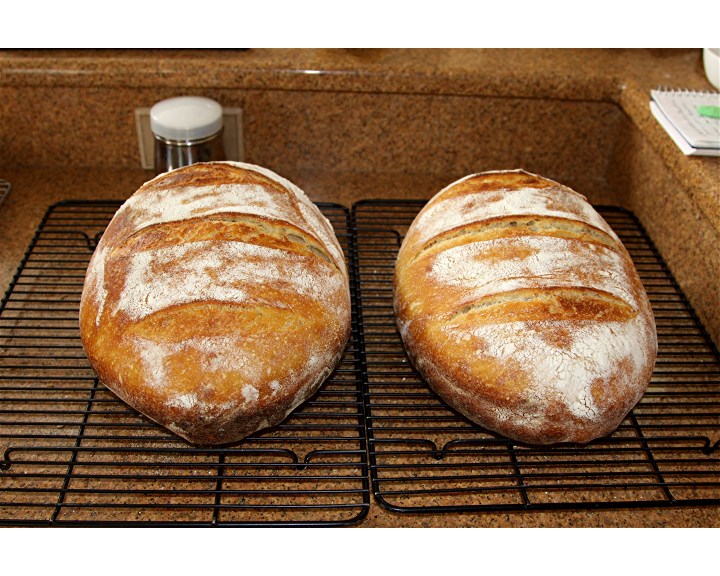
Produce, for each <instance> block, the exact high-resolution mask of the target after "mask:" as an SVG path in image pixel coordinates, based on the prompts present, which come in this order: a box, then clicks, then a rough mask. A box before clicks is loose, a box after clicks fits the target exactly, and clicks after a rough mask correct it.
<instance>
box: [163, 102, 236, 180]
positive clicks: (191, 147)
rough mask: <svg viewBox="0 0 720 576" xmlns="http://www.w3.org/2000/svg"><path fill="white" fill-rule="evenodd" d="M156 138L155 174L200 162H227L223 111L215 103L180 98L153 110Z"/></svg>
mask: <svg viewBox="0 0 720 576" xmlns="http://www.w3.org/2000/svg"><path fill="white" fill-rule="evenodd" d="M150 128H151V129H152V132H153V135H154V136H155V172H156V173H157V174H160V173H162V172H168V171H170V170H174V169H175V168H180V167H182V166H189V165H190V164H195V163H196V162H209V161H211V160H225V151H224V149H223V142H222V129H223V112H222V107H221V106H220V104H218V103H217V102H216V101H215V100H212V99H210V98H205V97H202V96H177V97H175V98H168V99H166V100H162V101H160V102H158V103H156V104H155V105H154V106H153V107H152V108H151V109H150Z"/></svg>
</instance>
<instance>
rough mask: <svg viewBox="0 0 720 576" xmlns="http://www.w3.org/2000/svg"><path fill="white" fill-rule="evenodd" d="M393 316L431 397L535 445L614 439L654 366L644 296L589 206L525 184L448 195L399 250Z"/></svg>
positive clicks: (490, 182)
mask: <svg viewBox="0 0 720 576" xmlns="http://www.w3.org/2000/svg"><path fill="white" fill-rule="evenodd" d="M394 309H395V315H396V320H397V325H398V329H399V331H400V335H401V337H402V339H403V341H404V343H405V347H406V349H407V352H408V355H409V357H410V359H411V361H412V362H413V364H414V366H415V367H416V368H417V370H418V371H419V372H420V374H421V375H422V376H423V377H424V378H425V379H426V381H427V382H428V383H429V384H430V386H431V387H432V388H433V389H434V390H435V391H436V392H437V393H438V394H439V395H440V396H441V397H442V398H443V399H444V400H445V401H446V402H447V403H448V404H449V405H450V406H451V407H453V408H454V409H456V410H457V411H459V412H460V413H462V414H464V415H465V416H466V417H468V418H469V419H470V420H472V421H474V422H476V423H478V424H480V425H481V426H483V427H484V428H486V429H488V430H491V431H494V432H497V433H499V434H502V435H504V436H507V437H509V438H511V439H514V440H517V441H519V442H525V443H529V444H554V443H559V442H574V443H586V442H589V441H591V440H593V439H595V438H598V437H601V436H604V435H607V434H609V433H611V432H612V431H613V430H615V429H616V428H617V426H618V425H619V424H620V422H621V421H622V420H623V419H624V418H625V416H626V415H627V414H628V412H629V411H630V410H631V409H632V407H633V406H634V405H635V404H636V403H637V402H638V401H639V400H640V398H641V396H642V394H643V393H644V391H645V389H646V388H647V386H648V384H649V381H650V378H651V376H652V371H653V368H654V364H655V357H656V354H657V336H656V331H655V322H654V317H653V314H652V309H651V307H650V303H649V300H648V298H647V294H646V293H645V290H644V287H643V285H642V283H641V281H640V278H639V276H638V274H637V271H636V269H635V267H634V265H633V262H632V260H631V258H630V255H629V254H628V252H627V250H626V249H625V247H624V246H623V245H622V242H621V241H620V240H619V238H618V237H617V235H616V234H615V232H614V231H613V230H612V229H611V228H610V226H609V225H608V224H607V223H606V222H605V220H604V219H603V218H602V217H601V216H600V215H599V214H598V213H597V212H596V211H595V210H594V209H593V208H592V206H591V205H590V204H589V203H588V202H587V200H586V199H585V197H583V196H582V195H580V194H578V193H577V192H574V191H573V190H571V189H570V188H567V187H566V186H562V185H561V184H558V183H557V182H553V181H552V180H548V179H546V178H542V177H540V176H537V175H534V174H530V173H527V172H525V171H522V170H513V171H493V172H485V173H481V174H473V175H471V176H468V177H466V178H463V179H461V180H459V181H457V182H455V183H453V184H451V185H450V186H448V187H446V188H445V189H443V190H442V191H440V192H439V193H438V194H437V195H436V196H435V197H434V198H432V199H431V200H430V202H429V203H428V204H427V205H426V206H425V207H424V208H423V210H421V211H420V213H419V214H418V215H417V217H416V218H415V220H414V222H413V224H412V225H411V226H410V228H409V229H408V232H407V234H406V236H405V238H404V240H403V244H402V246H401V248H400V252H399V254H398V258H397V262H396V267H395V277H394Z"/></svg>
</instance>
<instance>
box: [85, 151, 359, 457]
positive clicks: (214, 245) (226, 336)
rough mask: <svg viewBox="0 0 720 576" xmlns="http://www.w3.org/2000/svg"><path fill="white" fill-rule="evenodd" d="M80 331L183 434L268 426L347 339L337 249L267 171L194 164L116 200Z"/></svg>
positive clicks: (100, 364) (343, 276) (220, 438)
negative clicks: (120, 203) (117, 206)
mask: <svg viewBox="0 0 720 576" xmlns="http://www.w3.org/2000/svg"><path fill="white" fill-rule="evenodd" d="M80 332H81V337H82V343H83V346H84V347H85V351H86V353H87V356H88V358H89V360H90V362H91V364H92V366H93V368H94V369H95V371H96V372H97V374H98V376H99V378H100V380H101V381H102V382H103V383H104V384H105V385H106V386H107V387H108V388H110V389H111V390H112V391H113V392H114V393H115V394H116V395H117V396H118V397H120V398H121V399H122V400H124V401H125V402H126V403H127V404H129V405H130V406H132V407H133V408H135V409H136V410H138V411H139V412H141V413H143V414H145V415H146V416H148V417H149V418H151V419H152V420H154V421H156V422H158V423H159V424H161V425H162V426H165V427H167V428H168V429H170V430H172V431H173V432H175V433H176V434H178V435H180V436H182V437H183V438H185V439H187V440H188V441H189V442H191V443H194V444H200V445H217V444H227V443H232V442H237V441H239V440H241V439H242V438H244V437H245V436H247V435H249V434H251V433H253V432H255V431H257V430H260V429H262V428H267V427H270V426H273V425H276V424H278V423H279V422H281V421H282V420H284V419H285V418H286V417H287V416H288V415H289V414H290V412H292V411H293V410H294V409H295V408H296V407H298V406H299V405H300V404H301V403H302V402H304V401H305V400H306V399H307V398H309V397H310V396H311V395H312V394H313V393H314V392H315V391H316V390H317V389H318V388H319V387H320V385H321V384H322V382H323V381H324V380H325V379H326V378H327V377H328V376H329V375H330V373H331V372H332V371H333V369H334V368H335V367H336V365H337V363H338V362H339V360H340V358H341V356H342V354H343V351H344V348H345V346H346V343H347V340H348V338H349V335H350V291H349V283H348V274H347V268H346V266H345V260H344V257H343V253H342V249H341V247H340V244H339V243H338V240H337V238H336V236H335V233H334V231H333V228H332V226H331V224H330V223H329V222H328V220H327V219H326V218H325V217H324V216H323V215H322V214H321V213H320V211H319V210H318V208H317V207H316V206H315V205H314V204H313V203H312V202H310V201H309V200H308V198H307V197H306V196H305V194H304V193H303V192H302V191H301V190H300V189H299V188H298V187H297V186H295V185H293V184H292V183H290V182H289V181H287V180H285V179H284V178H281V177H280V176H278V175H277V174H275V173H273V172H271V171H269V170H266V169H264V168H261V167H258V166H252V165H249V164H240V163H231V162H217V163H204V164H194V165H192V166H188V167H185V168H180V169H178V170H175V171H172V172H168V173H166V174H162V175H160V176H158V177H156V178H155V179H153V180H150V181H149V182H147V183H146V184H145V185H143V186H142V187H141V188H140V189H139V190H138V191H137V192H136V193H135V194H134V195H133V196H132V197H130V199H128V200H127V202H125V203H124V204H123V206H122V207H121V208H120V209H119V210H118V212H117V213H116V214H115V216H114V217H113V219H112V221H111V222H110V224H109V226H108V227H107V229H106V231H105V233H104V235H103V236H102V238H101V240H100V242H99V243H98V246H97V248H96V250H95V253H94V254H93V256H92V259H91V261H90V264H89V267H88V270H87V275H86V279H85V286H84V289H83V293H82V298H81V302H80Z"/></svg>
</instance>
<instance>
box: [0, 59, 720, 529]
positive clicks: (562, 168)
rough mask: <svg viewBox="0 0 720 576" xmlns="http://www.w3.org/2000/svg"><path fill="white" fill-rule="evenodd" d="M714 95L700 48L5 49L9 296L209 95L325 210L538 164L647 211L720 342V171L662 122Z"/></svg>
mask: <svg viewBox="0 0 720 576" xmlns="http://www.w3.org/2000/svg"><path fill="white" fill-rule="evenodd" d="M658 85H669V86H674V87H684V88H694V89H710V88H711V86H710V85H709V83H708V82H707V81H706V79H705V77H704V74H703V71H702V63H701V55H700V50H698V49H693V50H249V51H0V94H2V98H0V178H4V179H6V180H9V181H10V182H11V183H12V185H13V190H12V192H11V194H10V195H9V197H8V198H7V199H6V200H5V202H4V203H3V204H2V205H0V246H1V247H2V249H1V251H0V292H4V291H5V289H6V288H7V286H8V284H9V282H10V280H11V277H12V274H13V273H14V271H15V269H16V268H17V265H18V263H19V262H20V259H21V257H22V255H23V253H24V252H25V250H26V248H27V246H28V243H29V242H30V239H31V237H32V234H33V232H34V230H35V229H36V228H37V226H38V223H39V222H40V219H41V218H42V215H43V214H44V213H45V211H46V210H47V207H48V206H49V205H50V204H52V203H54V202H57V201H60V200H64V199H70V198H113V199H122V198H126V197H127V196H129V195H130V194H131V193H132V192H133V191H134V190H135V189H136V188H137V187H138V186H139V185H140V184H141V183H142V182H143V181H145V180H146V179H147V178H149V177H150V176H151V174H150V173H149V172H146V171H143V170H142V169H140V167H139V166H140V164H139V159H138V151H137V136H136V134H135V124H134V116H133V111H134V109H135V108H137V107H146V106H150V105H151V104H152V103H153V102H155V101H156V100H158V99H160V98H164V97H167V96H171V95H177V94H180V93H200V94H203V95H207V96H210V97H214V98H216V99H218V100H219V101H220V102H221V103H222V104H223V105H225V106H242V107H243V109H244V124H245V126H244V130H245V151H246V160H248V161H251V162H255V163H258V164H262V165H265V166H267V167H269V168H272V169H274V170H276V171H278V172H280V173H281V174H283V175H284V176H287V177H288V178H290V179H292V180H294V181H295V182H296V183H297V184H299V185H300V186H301V187H302V188H303V189H304V190H305V191H306V192H307V193H308V195H309V196H310V197H311V198H312V199H313V200H316V201H332V202H338V203H341V204H344V205H346V206H349V205H350V204H351V203H353V202H354V201H356V200H359V199H362V198H429V197H430V196H431V195H432V194H434V193H435V192H436V191H437V190H439V189H440V188H441V187H442V186H444V185H445V184H447V183H449V182H451V181H453V180H454V179H456V178H459V177H461V176H463V175H465V174H467V173H469V172H474V171H480V170H485V169H495V168H516V167H523V168H525V169H527V170H531V171H535V172H537V173H540V174H543V175H545V176H548V177H551V178H555V179H557V180H560V181H562V182H564V183H566V184H568V185H570V186H572V187H574V188H575V189H577V190H578V191H580V192H582V193H584V194H586V195H587V196H588V197H589V198H590V200H591V201H593V202H596V203H611V204H618V205H621V206H625V207H627V208H630V209H632V210H633V211H634V212H635V213H636V214H637V215H638V216H639V217H640V219H641V221H642V222H643V224H644V225H645V226H646V228H647V229H648V231H649V233H650V235H651V236H652V237H653V239H654V240H655V242H656V244H657V245H658V248H659V250H660V252H661V253H662V255H663V257H664V258H665V260H666V261H667V262H668V264H669V265H670V267H671V269H672V271H673V273H674V274H675V276H676V278H677V279H678V281H679V282H680V284H681V286H682V287H683V289H684V290H685V292H686V294H687V295H688V296H689V298H690V300H691V302H692V304H693V306H694V307H695V308H696V310H697V311H698V313H699V315H700V317H701V319H702V321H703V322H704V324H705V326H706V327H707V329H708V331H709V332H710V333H711V335H712V337H713V338H714V340H715V342H716V343H718V342H720V312H719V311H718V310H719V309H720V306H718V304H719V303H720V282H718V278H720V256H719V254H720V250H719V249H718V246H720V159H718V158H688V157H685V156H684V155H683V154H682V153H681V152H680V151H679V150H677V149H676V147H675V145H674V144H673V143H672V142H671V141H670V139H669V138H668V137H667V135H666V134H665V133H664V131H663V130H662V128H661V127H660V126H659V125H658V124H657V123H656V121H655V120H654V118H653V117H652V116H651V114H650V112H649V109H648V90H649V89H650V88H653V87H655V86H658ZM446 525H452V526H720V512H719V511H718V509H717V508H692V509H674V510H671V509H650V510H633V511H628V510H616V511H583V512H555V513H512V514H482V515H419V516H417V515H415V516H407V515H401V514H394V513H389V512H386V511H384V510H383V509H382V508H381V507H379V506H378V505H377V504H375V503H373V505H372V506H371V510H370V513H369V516H368V518H367V519H366V520H365V521H364V522H363V526H446Z"/></svg>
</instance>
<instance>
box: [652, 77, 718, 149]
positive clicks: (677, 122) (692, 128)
mask: <svg viewBox="0 0 720 576" xmlns="http://www.w3.org/2000/svg"><path fill="white" fill-rule="evenodd" d="M650 96H651V100H650V110H651V111H652V113H653V116H655V118H657V120H658V122H660V124H662V126H663V128H665V130H666V131H667V133H668V134H669V135H670V137H671V138H672V139H673V141H674V142H675V144H677V145H678V147H679V148H680V150H682V151H683V153H684V154H687V155H688V156H691V155H693V156H694V155H697V156H720V117H719V116H720V94H719V93H713V92H691V91H687V90H652V91H651V92H650Z"/></svg>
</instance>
